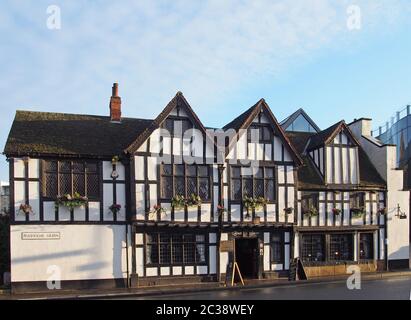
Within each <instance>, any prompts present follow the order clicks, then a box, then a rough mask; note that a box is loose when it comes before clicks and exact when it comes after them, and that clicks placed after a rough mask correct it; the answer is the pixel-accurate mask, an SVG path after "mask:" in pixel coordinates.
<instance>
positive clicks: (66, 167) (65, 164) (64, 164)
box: [59, 161, 71, 172]
mask: <svg viewBox="0 0 411 320" xmlns="http://www.w3.org/2000/svg"><path fill="white" fill-rule="evenodd" d="M59 170H60V172H71V165H70V162H69V161H61V162H59Z"/></svg>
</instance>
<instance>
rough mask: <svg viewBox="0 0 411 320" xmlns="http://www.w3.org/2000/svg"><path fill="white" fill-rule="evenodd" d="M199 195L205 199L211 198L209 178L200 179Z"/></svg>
mask: <svg viewBox="0 0 411 320" xmlns="http://www.w3.org/2000/svg"><path fill="white" fill-rule="evenodd" d="M199 196H200V198H201V199H203V200H209V199H210V184H209V179H208V178H200V179H199Z"/></svg>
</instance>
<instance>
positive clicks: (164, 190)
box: [161, 177, 173, 199]
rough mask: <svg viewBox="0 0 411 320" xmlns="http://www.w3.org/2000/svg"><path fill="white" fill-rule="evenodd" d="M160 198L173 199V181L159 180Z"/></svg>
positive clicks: (164, 178) (168, 179)
mask: <svg viewBox="0 0 411 320" xmlns="http://www.w3.org/2000/svg"><path fill="white" fill-rule="evenodd" d="M161 197H162V198H164V199H171V198H172V197H173V179H172V178H171V177H162V178H161Z"/></svg>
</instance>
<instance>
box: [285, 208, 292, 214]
mask: <svg viewBox="0 0 411 320" xmlns="http://www.w3.org/2000/svg"><path fill="white" fill-rule="evenodd" d="M284 212H285V214H292V213H293V212H294V208H293V207H289V208H285V209H284Z"/></svg>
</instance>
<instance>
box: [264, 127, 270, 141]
mask: <svg viewBox="0 0 411 320" xmlns="http://www.w3.org/2000/svg"><path fill="white" fill-rule="evenodd" d="M263 140H264V141H270V140H271V129H270V128H269V127H264V128H263Z"/></svg>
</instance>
